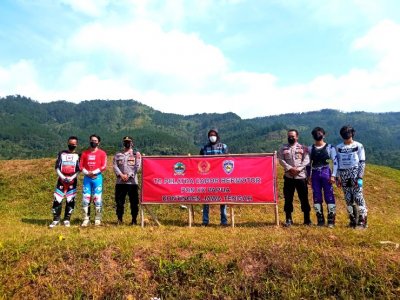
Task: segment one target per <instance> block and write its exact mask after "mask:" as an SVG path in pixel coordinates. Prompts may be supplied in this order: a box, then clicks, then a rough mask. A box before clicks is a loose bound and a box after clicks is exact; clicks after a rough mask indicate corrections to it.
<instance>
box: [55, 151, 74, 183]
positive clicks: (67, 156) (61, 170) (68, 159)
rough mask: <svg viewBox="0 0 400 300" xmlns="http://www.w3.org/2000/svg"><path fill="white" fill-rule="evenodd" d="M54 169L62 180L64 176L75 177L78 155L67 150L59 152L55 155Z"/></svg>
mask: <svg viewBox="0 0 400 300" xmlns="http://www.w3.org/2000/svg"><path fill="white" fill-rule="evenodd" d="M55 169H56V171H57V174H58V175H59V177H61V178H62V179H64V178H65V176H73V175H75V174H76V173H78V172H79V154H78V153H75V152H69V151H68V150H63V151H60V152H59V153H58V155H57V160H56V164H55Z"/></svg>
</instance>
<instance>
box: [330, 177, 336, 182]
mask: <svg viewBox="0 0 400 300" xmlns="http://www.w3.org/2000/svg"><path fill="white" fill-rule="evenodd" d="M329 181H330V182H331V184H334V183H335V181H336V180H335V176H331V179H330V180H329Z"/></svg>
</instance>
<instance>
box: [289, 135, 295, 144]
mask: <svg viewBox="0 0 400 300" xmlns="http://www.w3.org/2000/svg"><path fill="white" fill-rule="evenodd" d="M287 141H288V143H289V144H290V145H293V144H294V143H296V139H295V138H294V137H292V136H290V137H288V138H287Z"/></svg>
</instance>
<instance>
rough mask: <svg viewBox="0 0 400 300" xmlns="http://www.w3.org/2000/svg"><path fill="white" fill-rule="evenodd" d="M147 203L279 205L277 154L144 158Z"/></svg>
mask: <svg viewBox="0 0 400 300" xmlns="http://www.w3.org/2000/svg"><path fill="white" fill-rule="evenodd" d="M142 162H143V168H142V193H141V201H142V203H143V204H172V203H179V204H184V203H185V204H199V203H201V204H205V203H208V204H217V203H219V204H220V203H224V204H225V203H228V204H264V203H269V204H276V203H277V202H278V196H277V192H276V156H275V155H274V154H251V155H250V154H247V155H224V156H219V155H218V156H217V155H215V156H174V157H155V156H149V157H143V161H142Z"/></svg>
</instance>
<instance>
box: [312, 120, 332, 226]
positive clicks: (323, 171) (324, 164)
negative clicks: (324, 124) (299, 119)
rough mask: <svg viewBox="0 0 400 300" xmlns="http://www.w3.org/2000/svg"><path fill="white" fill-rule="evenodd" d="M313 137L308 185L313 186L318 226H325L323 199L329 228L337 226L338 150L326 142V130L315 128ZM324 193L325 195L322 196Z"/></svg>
mask: <svg viewBox="0 0 400 300" xmlns="http://www.w3.org/2000/svg"><path fill="white" fill-rule="evenodd" d="M311 135H312V136H313V138H314V141H315V142H314V144H313V145H312V146H310V147H309V148H308V151H309V154H310V165H309V166H307V173H308V183H309V184H311V188H312V191H313V200H314V209H315V213H316V215H317V225H318V226H324V225H325V216H324V209H323V206H322V202H323V198H324V199H325V202H326V205H327V211H328V214H327V217H328V227H329V228H333V227H334V226H335V218H336V202H335V196H334V194H333V185H332V184H333V183H335V177H336V174H337V168H338V164H337V156H336V148H335V147H334V146H332V145H331V144H328V143H326V142H325V141H324V138H325V130H324V129H323V128H321V127H315V128H314V129H313V130H312V132H311ZM329 161H332V164H333V171H331V168H330V165H329ZM322 191H323V195H324V196H322Z"/></svg>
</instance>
